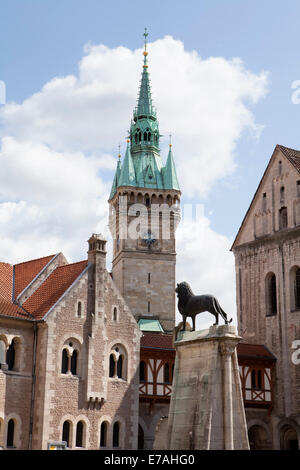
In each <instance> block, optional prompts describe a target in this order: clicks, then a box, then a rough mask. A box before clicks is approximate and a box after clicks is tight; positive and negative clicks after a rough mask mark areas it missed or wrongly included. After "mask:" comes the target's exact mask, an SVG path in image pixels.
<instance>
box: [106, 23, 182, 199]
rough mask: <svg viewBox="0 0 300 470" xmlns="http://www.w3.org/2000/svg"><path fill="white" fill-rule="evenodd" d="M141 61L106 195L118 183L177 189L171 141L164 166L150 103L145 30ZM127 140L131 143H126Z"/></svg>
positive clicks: (141, 186)
mask: <svg viewBox="0 0 300 470" xmlns="http://www.w3.org/2000/svg"><path fill="white" fill-rule="evenodd" d="M144 37H145V45H144V52H143V55H144V64H143V71H142V79H141V84H140V90H139V95H138V102H137V106H136V108H135V110H134V113H133V119H132V121H131V124H130V131H129V139H130V140H129V141H128V145H127V149H126V154H125V157H124V161H123V163H122V165H119V163H118V166H117V171H116V174H115V177H114V180H113V185H112V189H111V193H110V197H109V199H112V198H113V197H114V195H115V193H116V191H117V188H119V187H120V186H134V187H136V188H153V189H162V190H163V189H174V190H177V191H179V190H180V189H179V184H178V179H177V175H176V170H175V164H174V159H173V155H172V151H171V144H170V150H169V155H168V158H167V163H166V166H165V167H163V164H162V161H161V157H160V147H159V138H160V133H159V126H158V120H157V116H156V112H155V110H154V107H153V105H152V98H151V89H150V79H149V72H148V62H147V58H148V51H147V37H148V32H147V29H146V28H145V32H144ZM129 143H130V145H129Z"/></svg>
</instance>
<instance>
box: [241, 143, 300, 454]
mask: <svg viewBox="0 0 300 470" xmlns="http://www.w3.org/2000/svg"><path fill="white" fill-rule="evenodd" d="M232 250H233V253H234V256H235V265H236V298H237V315H238V327H239V333H240V335H241V336H242V337H243V339H244V343H241V345H239V348H240V349H239V362H240V368H241V380H242V387H243V393H244V403H245V407H246V417H247V423H248V430H249V440H250V446H251V447H252V448H255V449H293V448H299V443H300V413H299V412H300V364H299V362H300V361H299V354H300V316H299V314H300V151H297V150H293V149H290V148H287V147H284V146H282V145H276V147H275V149H274V152H273V154H272V156H271V159H270V161H269V163H268V166H267V168H266V170H265V173H264V175H263V177H262V179H261V181H260V184H259V186H258V188H257V191H256V193H255V195H254V197H253V200H252V202H251V204H250V207H249V209H248V211H247V213H246V215H245V218H244V220H243V222H242V224H241V227H240V229H239V232H238V234H237V236H236V239H235V241H234V243H233V246H232ZM297 350H298V352H297Z"/></svg>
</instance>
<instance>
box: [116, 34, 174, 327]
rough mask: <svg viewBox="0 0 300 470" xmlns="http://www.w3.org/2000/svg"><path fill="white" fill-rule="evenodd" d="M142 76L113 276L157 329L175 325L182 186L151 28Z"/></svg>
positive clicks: (122, 170)
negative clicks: (162, 108) (162, 109)
mask: <svg viewBox="0 0 300 470" xmlns="http://www.w3.org/2000/svg"><path fill="white" fill-rule="evenodd" d="M144 36H145V48H144V52H143V55H144V64H143V71H142V79H141V84H140V90H139V96H138V102H137V107H136V108H135V110H134V113H133V119H132V120H131V124H130V132H129V136H128V139H127V148H126V152H125V156H124V159H123V162H122V163H121V155H120V154H119V157H118V163H117V168H116V173H115V176H114V180H113V184H112V189H111V193H110V197H109V204H110V230H111V232H112V235H113V239H114V245H113V262H112V276H113V280H114V282H115V284H116V285H117V287H118V289H119V291H120V293H121V294H122V296H123V297H124V299H125V300H126V302H127V305H128V306H129V307H130V309H131V311H132V313H133V314H134V316H135V318H136V320H137V321H140V322H144V324H146V323H147V321H149V320H152V321H153V324H156V328H157V329H161V331H164V332H171V331H172V329H173V327H174V325H175V263H176V251H175V230H176V226H177V224H178V222H179V220H180V208H179V204H180V195H181V192H180V189H179V184H178V179H177V175H176V169H175V164H174V159H173V155H172V145H171V142H170V144H169V153H168V157H167V160H166V164H165V166H164V165H163V163H162V160H161V156H160V137H161V136H160V133H159V125H158V120H157V115H156V111H155V109H154V107H153V104H152V99H151V89H150V79H149V72H148V62H147V57H148V51H147V36H148V34H147V32H146V30H145V33H144Z"/></svg>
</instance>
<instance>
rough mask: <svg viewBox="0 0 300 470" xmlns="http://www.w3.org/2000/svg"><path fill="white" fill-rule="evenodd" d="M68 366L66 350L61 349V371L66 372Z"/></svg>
mask: <svg viewBox="0 0 300 470" xmlns="http://www.w3.org/2000/svg"><path fill="white" fill-rule="evenodd" d="M68 367H69V359H68V351H67V350H66V349H63V352H62V358H61V373H62V374H66V373H67V372H68Z"/></svg>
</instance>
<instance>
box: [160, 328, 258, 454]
mask: <svg viewBox="0 0 300 470" xmlns="http://www.w3.org/2000/svg"><path fill="white" fill-rule="evenodd" d="M240 341H241V338H240V337H239V336H237V334H236V329H235V327H234V326H232V325H220V326H212V327H211V328H209V329H208V330H201V331H185V332H179V333H178V338H177V339H175V343H174V344H175V349H176V365H175V370H174V378H173V391H172V397H171V403H170V409H169V418H168V423H169V425H168V449H172V450H173V449H174V450H175V449H177V450H180V449H182V450H188V449H202V450H204V449H206V450H223V449H226V450H233V449H249V443H248V435H247V426H246V419H245V410H244V405H243V400H242V392H241V384H240V378H239V371H238V364H237V353H236V346H237V344H238V343H239V342H240Z"/></svg>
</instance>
